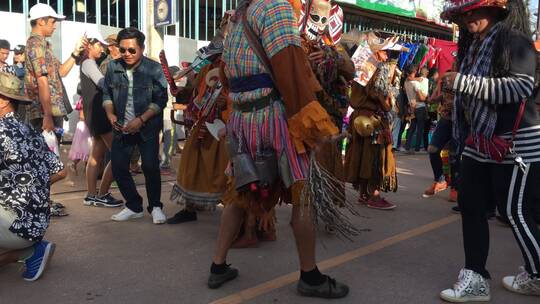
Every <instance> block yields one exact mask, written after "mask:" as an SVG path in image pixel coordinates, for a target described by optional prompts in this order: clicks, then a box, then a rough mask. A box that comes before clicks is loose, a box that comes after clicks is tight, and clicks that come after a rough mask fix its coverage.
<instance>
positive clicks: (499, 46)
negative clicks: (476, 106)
mask: <svg viewBox="0 0 540 304" xmlns="http://www.w3.org/2000/svg"><path fill="white" fill-rule="evenodd" d="M506 7H507V12H504V13H502V12H500V11H499V10H498V11H497V13H498V19H497V20H496V22H497V23H500V26H501V29H500V31H499V33H498V35H497V37H496V38H495V44H494V46H493V49H495V50H500V51H499V52H495V53H494V56H493V58H492V61H491V70H492V73H493V76H495V77H500V76H506V75H508V73H509V71H510V57H511V54H510V52H511V47H510V46H511V45H512V43H513V39H515V37H516V36H521V37H523V38H525V39H526V40H528V41H529V42H530V43H531V45H532V33H531V29H530V26H529V10H528V9H527V7H526V6H525V4H524V1H523V0H508V3H507V5H506ZM493 10H494V11H495V9H493ZM473 40H474V35H473V34H471V33H469V31H467V29H465V28H463V29H460V31H459V41H458V61H457V63H458V65H457V66H458V68H459V66H460V65H461V62H462V61H463V59H465V57H466V56H467V51H468V49H469V47H470V46H471V44H472V42H473Z"/></svg>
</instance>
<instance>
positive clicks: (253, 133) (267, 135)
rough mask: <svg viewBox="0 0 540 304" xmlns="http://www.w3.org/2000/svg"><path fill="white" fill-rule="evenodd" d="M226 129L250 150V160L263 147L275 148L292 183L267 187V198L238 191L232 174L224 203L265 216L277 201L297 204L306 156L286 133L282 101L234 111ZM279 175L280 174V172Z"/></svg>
mask: <svg viewBox="0 0 540 304" xmlns="http://www.w3.org/2000/svg"><path fill="white" fill-rule="evenodd" d="M227 128H228V129H229V130H231V131H232V134H233V136H235V137H236V138H237V139H238V141H239V143H240V145H241V146H242V147H243V149H244V151H246V152H249V153H251V156H252V158H253V159H255V158H256V156H257V153H258V152H261V151H265V150H273V151H275V154H276V156H277V157H278V158H279V157H281V156H283V155H284V156H285V157H286V159H287V162H288V164H289V171H290V174H291V177H292V182H293V185H292V187H290V188H289V189H286V188H285V187H284V184H283V183H282V182H278V183H276V184H275V185H273V186H272V188H271V189H270V191H269V193H270V195H269V197H268V198H266V199H262V198H261V197H259V196H257V195H254V194H252V193H250V192H245V193H238V192H237V191H236V187H235V186H236V185H235V182H234V176H232V177H231V178H230V180H229V183H228V186H227V191H226V192H225V195H224V198H223V203H224V204H225V205H226V204H230V203H234V204H236V205H237V206H239V207H240V208H242V209H248V210H250V211H251V212H253V213H255V214H256V215H257V216H264V214H265V213H268V212H270V211H271V210H272V208H273V207H274V206H275V205H276V204H278V203H279V202H284V203H296V204H297V203H299V201H300V192H301V190H302V188H303V182H304V180H305V179H306V176H307V173H308V170H309V156H308V155H307V154H298V153H297V152H296V149H295V148H294V145H293V143H292V141H291V139H290V136H289V129H288V126H287V119H286V117H285V108H284V106H283V104H282V102H281V101H275V102H274V103H273V104H272V105H270V106H268V107H265V108H263V109H260V110H258V111H255V112H239V111H234V112H233V113H232V114H231V116H230V119H229V122H228V125H227ZM233 166H234V165H233ZM233 175H234V174H233ZM280 176H282V173H281V172H280Z"/></svg>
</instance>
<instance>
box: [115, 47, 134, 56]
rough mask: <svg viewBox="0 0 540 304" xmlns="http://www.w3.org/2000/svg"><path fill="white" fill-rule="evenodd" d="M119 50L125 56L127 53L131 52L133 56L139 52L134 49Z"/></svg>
mask: <svg viewBox="0 0 540 304" xmlns="http://www.w3.org/2000/svg"><path fill="white" fill-rule="evenodd" d="M119 50H120V53H121V54H124V53H125V52H126V51H127V52H130V53H131V54H132V55H135V54H137V50H136V49H134V48H129V49H125V48H123V47H121V48H119Z"/></svg>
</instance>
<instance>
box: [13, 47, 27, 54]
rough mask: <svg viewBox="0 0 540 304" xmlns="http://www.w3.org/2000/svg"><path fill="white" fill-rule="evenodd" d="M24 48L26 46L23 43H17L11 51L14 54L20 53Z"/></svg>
mask: <svg viewBox="0 0 540 304" xmlns="http://www.w3.org/2000/svg"><path fill="white" fill-rule="evenodd" d="M25 49H26V47H25V46H24V45H22V44H19V45H17V46H16V47H15V48H14V49H13V53H15V55H20V54H22V53H24V50H25Z"/></svg>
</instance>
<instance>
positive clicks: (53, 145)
mask: <svg viewBox="0 0 540 304" xmlns="http://www.w3.org/2000/svg"><path fill="white" fill-rule="evenodd" d="M42 134H43V137H44V138H45V143H46V144H47V146H48V147H49V150H51V151H52V152H54V154H56V155H57V156H60V151H59V149H58V141H57V140H56V135H55V134H54V132H52V131H49V132H47V131H43V133H42Z"/></svg>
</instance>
